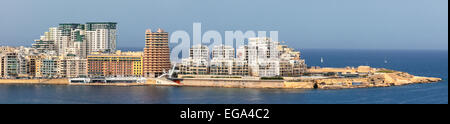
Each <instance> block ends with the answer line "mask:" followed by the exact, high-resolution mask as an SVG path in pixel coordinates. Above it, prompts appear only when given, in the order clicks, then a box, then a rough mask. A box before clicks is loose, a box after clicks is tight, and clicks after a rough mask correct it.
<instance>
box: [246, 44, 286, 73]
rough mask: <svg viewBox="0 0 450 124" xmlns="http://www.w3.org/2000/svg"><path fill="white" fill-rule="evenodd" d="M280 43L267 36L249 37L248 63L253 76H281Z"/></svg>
mask: <svg viewBox="0 0 450 124" xmlns="http://www.w3.org/2000/svg"><path fill="white" fill-rule="evenodd" d="M278 45H279V43H278V42H276V41H272V39H270V38H267V37H259V38H249V43H248V48H247V50H244V51H246V52H248V54H247V55H248V56H247V57H246V59H248V65H249V67H250V69H251V75H252V76H259V77H274V76H280V57H279V50H278ZM240 51H242V50H240Z"/></svg>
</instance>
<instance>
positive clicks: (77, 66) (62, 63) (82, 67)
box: [58, 56, 88, 78]
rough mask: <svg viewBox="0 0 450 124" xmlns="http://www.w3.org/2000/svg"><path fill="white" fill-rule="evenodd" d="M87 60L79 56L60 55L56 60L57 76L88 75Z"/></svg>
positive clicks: (73, 76)
mask: <svg viewBox="0 0 450 124" xmlns="http://www.w3.org/2000/svg"><path fill="white" fill-rule="evenodd" d="M87 66H88V61H87V59H82V58H80V57H74V56H72V57H61V58H60V59H59V61H58V75H59V77H66V78H76V77H87V76H88V70H87Z"/></svg>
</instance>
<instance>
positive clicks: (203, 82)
mask: <svg viewBox="0 0 450 124" xmlns="http://www.w3.org/2000/svg"><path fill="white" fill-rule="evenodd" d="M288 79H289V78H285V79H284V80H257V79H232V78H178V79H172V80H168V79H164V78H147V80H146V81H145V82H140V83H134V82H132V83H121V82H118V83H70V79H0V85H1V84H46V85H90V86H180V87H183V86H188V87H223V88H274V89H346V88H369V87H389V86H401V85H408V84H416V83H433V82H439V81H441V80H442V79H441V78H432V77H420V76H414V75H410V74H408V73H405V72H393V73H377V74H374V75H371V76H368V77H358V78H339V77H328V78H323V77H322V78H318V77H317V78H310V77H306V78H297V79H296V80H292V79H290V80H288Z"/></svg>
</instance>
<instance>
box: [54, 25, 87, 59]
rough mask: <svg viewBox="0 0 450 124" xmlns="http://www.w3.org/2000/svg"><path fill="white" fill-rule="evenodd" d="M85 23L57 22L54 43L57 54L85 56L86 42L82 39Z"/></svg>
mask: <svg viewBox="0 0 450 124" xmlns="http://www.w3.org/2000/svg"><path fill="white" fill-rule="evenodd" d="M84 29H85V25H83V24H78V23H62V24H59V26H58V30H57V32H58V33H57V36H56V45H57V49H58V55H59V56H67V55H78V56H81V57H85V56H86V47H87V45H86V42H85V40H84Z"/></svg>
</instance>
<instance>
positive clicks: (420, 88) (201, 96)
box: [0, 49, 448, 104]
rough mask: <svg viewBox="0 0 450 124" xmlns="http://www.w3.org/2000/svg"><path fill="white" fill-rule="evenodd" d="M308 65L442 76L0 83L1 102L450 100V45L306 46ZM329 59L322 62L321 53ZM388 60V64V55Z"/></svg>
mask: <svg viewBox="0 0 450 124" xmlns="http://www.w3.org/2000/svg"><path fill="white" fill-rule="evenodd" d="M301 51H302V54H303V56H304V58H305V59H306V60H307V64H308V65H312V66H325V67H344V66H347V65H350V66H358V65H370V66H373V67H386V68H390V69H395V70H400V71H406V72H409V73H411V74H414V75H420V76H430V77H440V78H443V79H444V81H442V82H439V83H432V84H414V85H407V86H397V87H386V88H365V89H343V90H304V89H239V88H209V87H208V88H203V87H158V86H132V87H118V86H64V85H63V86H56V85H0V103H7V104H8V103H24V104H31V103H82V104H84V103H106V104H108V103H126V104H128V103H132V104H134V103H146V104H147V103H180V104H189V103H200V104H204V103H213V104H222V103H225V104H235V103H244V104H245V103H250V104H252V103H263V104H266V103H282V104H284V103H288V104H291V103H292V104H297V103H300V104H304V103H305V104H309V103H313V104H314V103H324V104H335V103H344V104H360V103H363V104H365V103H375V104H410V103H412V104H425V103H432V104H448V51H427V50H414V51H413V50H310V49H306V50H301ZM321 57H323V58H324V63H320V58H321ZM385 59H386V60H387V61H388V63H387V64H385V63H384V60H385Z"/></svg>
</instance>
